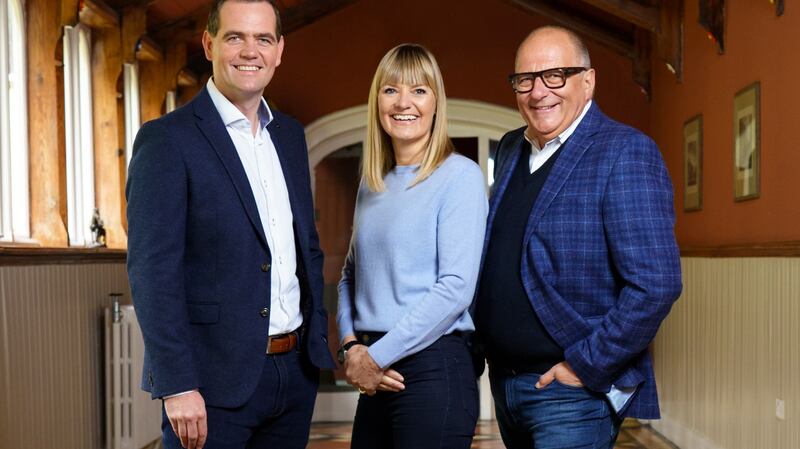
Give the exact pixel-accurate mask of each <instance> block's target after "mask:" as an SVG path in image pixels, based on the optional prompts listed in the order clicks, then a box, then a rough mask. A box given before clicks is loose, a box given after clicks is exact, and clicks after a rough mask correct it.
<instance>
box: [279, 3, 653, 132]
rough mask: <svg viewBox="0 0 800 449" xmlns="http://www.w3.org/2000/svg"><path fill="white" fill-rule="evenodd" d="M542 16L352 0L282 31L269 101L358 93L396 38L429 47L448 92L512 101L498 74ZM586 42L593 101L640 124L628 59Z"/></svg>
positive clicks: (349, 101)
mask: <svg viewBox="0 0 800 449" xmlns="http://www.w3.org/2000/svg"><path fill="white" fill-rule="evenodd" d="M547 23H548V22H545V19H543V18H541V17H539V16H535V15H531V14H529V13H526V12H524V11H522V10H520V9H518V8H516V7H513V6H511V5H509V4H508V3H507V2H505V1H504V0H485V1H481V0H436V1H427V0H408V1H406V2H401V3H398V2H393V1H388V0H360V1H358V2H356V3H355V4H353V5H351V6H348V7H345V8H343V9H342V10H340V11H338V12H336V13H333V14H331V15H329V16H327V17H325V18H323V19H321V20H319V21H317V22H315V23H314V24H312V25H310V26H306V27H304V28H301V29H299V30H296V31H294V32H292V33H291V34H289V35H288V36H286V48H285V51H284V57H283V61H282V64H281V66H280V67H279V68H278V70H277V72H276V75H275V78H274V79H273V81H272V83H271V84H270V85H269V86H268V87H267V91H266V92H267V95H268V96H269V97H270V98H271V99H272V100H273V101H274V102H275V103H276V104H277V106H278V107H279V108H281V109H282V110H283V111H285V112H287V113H289V114H290V115H293V116H294V117H296V118H297V119H299V120H300V121H301V122H303V123H305V124H308V123H310V122H312V121H314V120H315V119H318V118H320V117H322V116H324V115H326V114H329V113H331V112H335V111H338V110H340V109H343V108H347V107H350V106H356V105H360V104H364V103H366V101H367V95H368V90H369V85H370V82H371V80H372V76H373V74H374V73H375V68H376V66H377V64H378V61H379V60H380V58H381V57H382V56H383V54H384V53H385V52H386V51H387V50H389V49H390V48H392V47H394V46H395V45H397V44H400V43H402V42H416V43H420V44H423V45H425V46H427V47H428V48H429V49H430V50H431V51H432V52H433V53H434V55H435V56H436V57H437V59H438V61H439V65H440V66H441V68H442V72H443V74H444V79H445V85H446V88H447V94H448V96H449V97H450V98H462V99H472V100H480V101H484V102H488V103H493V104H498V105H501V106H507V107H511V108H516V104H515V102H514V94H513V92H512V91H511V89H510V87H509V85H508V83H507V81H506V76H507V75H508V73H511V72H512V71H513V68H514V56H515V52H516V49H517V46H518V45H519V43H520V42H521V41H522V39H523V38H524V37H525V36H526V35H527V34H528V33H529V32H530V31H531V30H532V29H533V28H535V27H537V26H540V25H544V24H547ZM587 44H588V45H589V50H590V52H591V54H592V59H593V64H594V66H595V67H596V68H597V71H598V83H599V86H598V91H597V95H596V97H597V99H598V103H599V104H600V106H601V107H602V108H603V109H604V111H605V112H606V113H608V114H609V115H610V116H612V117H614V118H616V119H618V120H620V121H623V122H626V123H629V124H631V125H633V126H636V127H638V128H642V129H647V128H648V126H649V122H648V104H647V101H646V99H645V97H644V95H642V93H641V92H640V90H639V88H638V86H636V85H635V84H634V83H633V81H632V77H631V73H632V72H631V62H630V60H628V59H626V58H623V57H621V56H619V55H617V54H615V53H613V52H612V51H610V50H608V49H606V48H604V47H601V46H599V45H595V44H594V43H593V42H587ZM620 80H621V81H620Z"/></svg>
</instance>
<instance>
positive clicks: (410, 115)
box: [378, 82, 436, 154]
mask: <svg viewBox="0 0 800 449" xmlns="http://www.w3.org/2000/svg"><path fill="white" fill-rule="evenodd" d="M435 113H436V95H434V93H433V89H431V88H430V86H427V85H424V84H414V85H410V84H405V83H402V82H396V83H389V84H386V85H384V86H381V88H380V91H379V92H378V118H379V120H380V122H381V127H382V128H383V130H384V131H386V134H388V135H389V137H390V138H391V139H392V146H393V147H394V148H395V151H399V150H400V151H402V149H404V148H409V147H410V146H413V147H414V149H415V150H419V151H421V150H422V149H423V148H424V145H425V143H426V142H427V141H428V138H429V137H430V135H431V130H432V128H433V117H434V114H435ZM415 154H416V152H415Z"/></svg>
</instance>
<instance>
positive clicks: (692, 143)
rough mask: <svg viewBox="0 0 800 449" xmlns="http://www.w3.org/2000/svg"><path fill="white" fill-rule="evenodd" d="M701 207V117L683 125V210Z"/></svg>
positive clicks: (693, 118)
mask: <svg viewBox="0 0 800 449" xmlns="http://www.w3.org/2000/svg"><path fill="white" fill-rule="evenodd" d="M702 207H703V116H702V115H698V116H695V117H692V118H690V119H689V120H687V121H686V123H684V124H683V210H685V211H687V212H689V211H694V210H700V209H701V208H702Z"/></svg>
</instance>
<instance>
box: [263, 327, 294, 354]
mask: <svg viewBox="0 0 800 449" xmlns="http://www.w3.org/2000/svg"><path fill="white" fill-rule="evenodd" d="M295 347H297V332H289V333H288V334H280V335H273V336H271V337H269V338H268V339H267V354H284V353H287V352H289V351H291V350H292V349H294V348H295Z"/></svg>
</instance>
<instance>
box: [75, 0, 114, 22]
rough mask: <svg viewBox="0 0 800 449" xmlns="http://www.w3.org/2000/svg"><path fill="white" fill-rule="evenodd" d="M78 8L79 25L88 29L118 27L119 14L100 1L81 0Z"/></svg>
mask: <svg viewBox="0 0 800 449" xmlns="http://www.w3.org/2000/svg"><path fill="white" fill-rule="evenodd" d="M78 8H79V11H78V17H79V18H80V21H81V23H84V24H86V25H88V26H89V27H90V28H117V27H119V14H117V13H116V11H114V10H113V9H111V8H110V7H109V6H108V5H106V4H105V3H104V2H103V1H102V0H81V2H80V3H79V6H78Z"/></svg>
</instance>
